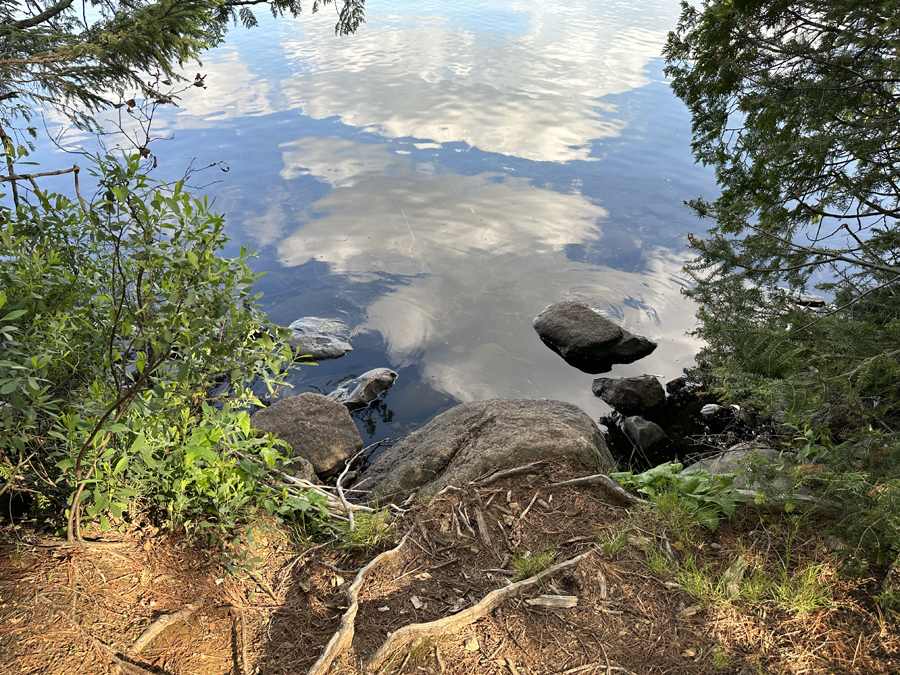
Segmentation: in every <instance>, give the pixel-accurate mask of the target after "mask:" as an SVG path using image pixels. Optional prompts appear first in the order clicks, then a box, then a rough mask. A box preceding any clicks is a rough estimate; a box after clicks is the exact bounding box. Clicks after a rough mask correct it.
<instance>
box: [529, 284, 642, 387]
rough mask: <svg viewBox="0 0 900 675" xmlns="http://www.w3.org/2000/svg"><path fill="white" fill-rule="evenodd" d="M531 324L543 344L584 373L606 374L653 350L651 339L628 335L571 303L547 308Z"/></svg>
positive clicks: (585, 307) (603, 318)
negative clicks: (618, 365) (614, 367)
mask: <svg viewBox="0 0 900 675" xmlns="http://www.w3.org/2000/svg"><path fill="white" fill-rule="evenodd" d="M532 325H533V326H534V329H535V330H536V331H537V334H538V335H539V336H540V338H541V340H543V342H544V344H546V345H547V346H548V347H550V348H551V349H553V350H554V351H556V352H557V353H558V354H559V355H560V356H562V357H563V358H564V359H565V360H566V363H568V364H569V365H571V366H574V367H575V368H578V369H579V370H581V371H583V372H585V373H591V374H597V373H606V372H609V370H610V369H611V368H612V366H613V365H615V364H617V363H632V362H633V361H637V360H638V359H641V358H643V357H645V356H647V355H648V354H650V353H651V352H652V351H653V350H654V349H656V343H655V342H654V341H653V340H651V339H649V338H646V337H643V336H641V335H635V334H634V333H630V332H629V331H627V330H625V329H623V328H621V327H620V326H618V325H616V324H615V323H614V322H612V321H610V320H609V319H607V318H606V317H605V316H603V315H602V314H600V312H598V311H597V310H595V309H593V308H591V307H589V306H588V305H585V304H584V303H581V302H576V301H574V300H566V301H564V302H560V303H557V304H555V305H550V306H549V307H547V308H546V309H545V310H544V311H543V312H541V313H540V314H538V315H537V316H536V317H535V319H534V322H533V324H532Z"/></svg>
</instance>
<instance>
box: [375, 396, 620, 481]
mask: <svg viewBox="0 0 900 675" xmlns="http://www.w3.org/2000/svg"><path fill="white" fill-rule="evenodd" d="M553 457H565V458H568V459H571V460H574V461H577V462H579V463H581V464H584V465H585V466H586V467H587V469H588V470H591V471H596V470H605V469H609V468H612V467H614V466H615V461H614V460H613V458H612V455H610V454H609V450H608V449H607V447H606V443H605V442H604V441H603V437H602V436H601V435H600V430H599V429H598V428H597V425H596V424H595V423H594V421H593V420H592V419H591V418H590V417H589V416H588V415H587V414H586V413H585V412H584V411H583V410H581V409H580V408H578V407H577V406H574V405H572V404H571V403H564V402H562V401H551V400H546V399H541V400H532V399H492V400H489V401H478V402H475V403H464V404H462V405H458V406H456V407H455V408H451V409H450V410H448V411H447V412H445V413H443V414H441V415H438V416H437V417H436V418H434V419H433V420H432V421H431V422H429V423H428V424H426V425H425V426H424V427H422V428H421V429H418V430H417V431H414V432H413V433H411V434H410V435H409V436H407V437H406V438H404V439H403V440H401V441H400V442H399V443H397V444H396V445H394V446H393V447H391V448H389V449H387V450H385V451H384V452H383V453H382V454H381V455H379V456H378V457H377V458H375V460H374V461H373V462H372V464H371V465H370V466H369V467H368V468H367V469H366V470H365V471H363V472H362V474H360V479H362V480H365V481H366V482H365V484H363V485H361V487H362V488H364V489H366V490H373V491H374V493H375V495H376V496H377V497H380V498H389V499H390V498H394V497H396V496H398V495H402V494H404V493H407V492H409V491H411V490H415V489H417V488H419V487H422V486H424V485H426V484H427V487H426V488H425V489H424V490H423V493H428V494H433V493H436V492H437V491H439V490H440V489H441V488H443V487H445V486H447V485H455V486H457V487H462V486H463V485H465V484H466V483H468V482H469V481H471V480H473V479H475V478H477V477H478V476H481V475H482V474H484V473H485V472H487V471H490V470H492V469H495V468H500V469H502V468H510V467H514V466H520V465H522V464H527V463H528V462H533V461H536V460H538V459H548V458H553Z"/></svg>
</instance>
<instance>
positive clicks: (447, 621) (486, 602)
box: [310, 549, 593, 675]
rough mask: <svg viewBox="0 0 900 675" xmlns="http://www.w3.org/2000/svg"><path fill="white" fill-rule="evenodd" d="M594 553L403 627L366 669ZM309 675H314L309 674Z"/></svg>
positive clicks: (463, 622)
mask: <svg viewBox="0 0 900 675" xmlns="http://www.w3.org/2000/svg"><path fill="white" fill-rule="evenodd" d="M592 552H593V549H592V550H590V551H586V552H585V553H582V554H581V555H579V556H576V557H574V558H572V559H571V560H567V561H565V562H561V563H559V564H558V565H554V566H553V567H548V568H547V569H545V570H544V571H543V572H540V573H539V574H536V575H534V576H533V577H530V578H528V579H525V580H524V581H519V582H516V583H514V584H510V585H509V586H504V587H503V588H498V589H497V590H495V591H491V592H490V593H488V594H487V595H486V596H485V597H484V598H483V599H482V600H481V602H479V603H478V604H477V605H473V606H472V607H468V608H467V609H464V610H463V611H461V612H459V613H458V614H453V615H451V616H446V617H444V618H443V619H438V620H436V621H431V622H429V623H413V624H409V625H407V626H403V627H402V628H400V629H398V630H397V631H395V632H394V634H393V635H391V636H390V637H389V638H388V639H387V640H385V642H384V643H383V644H382V645H381V646H380V647H379V648H378V651H376V652H375V654H373V655H372V658H371V659H369V662H368V663H367V664H366V670H367V671H369V672H372V671H376V670H378V668H379V667H380V666H381V665H382V664H383V663H384V662H385V661H386V660H387V658H388V657H389V656H390V655H391V654H392V653H393V652H395V651H397V650H398V649H400V648H401V647H402V646H403V645H405V644H409V643H410V642H411V641H412V640H414V639H415V638H417V637H440V636H441V635H445V634H447V633H451V632H457V631H459V629H461V628H462V627H463V626H467V625H469V624H470V623H474V622H475V621H477V620H478V619H481V618H483V617H484V616H486V615H487V614H489V613H490V612H492V611H493V610H494V609H495V608H496V607H497V606H499V605H500V603H502V602H503V601H504V600H507V599H509V598H513V597H516V596H518V595H519V594H520V593H521V592H522V591H524V590H526V589H528V588H529V587H531V586H534V585H536V584H538V583H540V581H541V579H543V578H544V577H547V576H550V575H553V574H556V573H558V572H561V571H562V570H565V569H568V568H570V567H574V566H575V565H577V564H578V563H579V562H581V561H582V560H583V559H584V558H586V557H587V556H589V555H590V554H591V553H592ZM310 675H312V674H311V673H310Z"/></svg>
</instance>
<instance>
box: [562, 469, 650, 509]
mask: <svg viewBox="0 0 900 675" xmlns="http://www.w3.org/2000/svg"><path fill="white" fill-rule="evenodd" d="M587 485H596V486H597V487H601V488H603V490H604V492H606V493H607V494H608V495H610V496H611V497H613V498H614V499H617V500H618V501H620V502H625V503H626V504H642V505H645V506H646V505H649V504H650V502H648V501H647V500H646V499H641V498H640V497H635V496H634V495H633V494H631V493H630V492H628V490H626V489H624V488H623V487H622V486H621V485H619V484H618V483H617V482H616V481H614V480H613V479H612V478H610V477H609V476H607V475H604V474H602V473H598V474H595V475H593V476H584V477H582V478H573V479H572V480H564V481H563V482H561V483H551V484H550V485H548V486H547V487H548V488H555V487H583V486H587Z"/></svg>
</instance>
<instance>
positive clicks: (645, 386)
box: [591, 375, 666, 415]
mask: <svg viewBox="0 0 900 675" xmlns="http://www.w3.org/2000/svg"><path fill="white" fill-rule="evenodd" d="M591 391H592V392H593V393H594V396H599V397H600V398H602V399H603V400H604V401H606V402H607V403H609V404H610V405H611V406H612V407H613V408H615V409H616V410H617V411H618V412H620V413H622V414H623V415H637V414H639V413H643V412H646V411H648V410H653V409H654V408H658V407H659V406H661V405H662V404H663V403H665V402H666V390H665V389H663V386H662V385H661V384H660V383H659V380H657V379H656V378H655V377H653V376H652V375H639V376H638V377H623V378H620V379H612V378H609V377H598V378H597V379H596V380H594V383H593V385H591Z"/></svg>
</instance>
